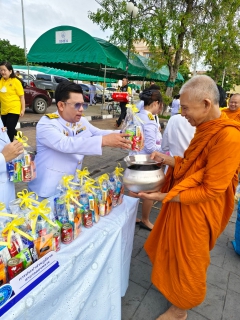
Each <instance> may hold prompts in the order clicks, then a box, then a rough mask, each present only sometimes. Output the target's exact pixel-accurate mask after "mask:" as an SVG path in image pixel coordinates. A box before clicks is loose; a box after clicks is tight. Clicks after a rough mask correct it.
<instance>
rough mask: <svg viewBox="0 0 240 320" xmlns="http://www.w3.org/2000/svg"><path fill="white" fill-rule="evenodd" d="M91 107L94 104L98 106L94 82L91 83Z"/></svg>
mask: <svg viewBox="0 0 240 320" xmlns="http://www.w3.org/2000/svg"><path fill="white" fill-rule="evenodd" d="M89 88H90V106H92V104H93V103H94V104H96V103H97V102H96V101H95V100H94V97H95V94H96V87H95V85H94V84H93V82H92V81H90V86H89Z"/></svg>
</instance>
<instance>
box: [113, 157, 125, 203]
mask: <svg viewBox="0 0 240 320" xmlns="http://www.w3.org/2000/svg"><path fill="white" fill-rule="evenodd" d="M123 171H124V169H123V168H121V165H120V163H118V166H117V167H116V168H115V170H114V172H113V173H112V175H111V177H110V179H111V181H112V182H111V185H112V183H114V186H115V187H114V191H113V193H112V206H113V207H116V206H117V205H119V204H121V203H122V200H123V195H124V186H123V182H122V176H123V174H122V172H123ZM110 179H109V181H110Z"/></svg>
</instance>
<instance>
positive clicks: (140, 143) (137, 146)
mask: <svg viewBox="0 0 240 320" xmlns="http://www.w3.org/2000/svg"><path fill="white" fill-rule="evenodd" d="M126 107H127V115H126V118H125V120H124V123H123V126H122V132H124V133H128V134H129V135H130V136H129V137H128V138H126V139H129V140H131V141H132V148H131V150H132V151H141V150H142V149H143V147H144V135H143V129H142V125H141V123H142V120H141V119H140V118H139V117H138V116H137V114H136V113H137V112H139V110H138V109H137V108H136V106H135V105H130V104H127V105H126Z"/></svg>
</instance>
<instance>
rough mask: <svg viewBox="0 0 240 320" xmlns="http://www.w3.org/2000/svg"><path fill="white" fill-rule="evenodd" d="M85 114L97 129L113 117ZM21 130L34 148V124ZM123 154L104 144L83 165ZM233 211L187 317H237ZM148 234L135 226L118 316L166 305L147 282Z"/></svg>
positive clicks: (102, 167) (239, 276) (99, 164)
mask: <svg viewBox="0 0 240 320" xmlns="http://www.w3.org/2000/svg"><path fill="white" fill-rule="evenodd" d="M90 108H91V109H90ZM55 110H56V106H52V107H50V108H49V109H48V112H54V111H55ZM101 113H102V114H101ZM85 114H86V116H89V117H92V118H91V119H92V120H91V123H92V124H93V125H95V126H96V127H99V128H101V129H112V128H113V125H114V123H115V119H114V118H113V117H111V118H105V119H104V118H103V117H102V116H103V115H108V114H107V112H106V110H101V109H100V106H93V107H89V108H88V110H87V111H86V112H85ZM40 117H41V115H36V114H33V113H31V112H27V113H26V115H25V116H24V117H23V118H22V119H21V120H20V121H21V122H28V123H34V122H36V123H37V121H38V120H39V119H40ZM98 117H100V118H98ZM21 131H22V132H23V133H24V135H26V136H27V137H28V138H29V140H28V142H29V145H31V146H32V147H33V148H35V135H36V134H35V127H34V126H30V127H29V126H27V127H26V126H25V127H22V129H21ZM127 154H128V152H127V151H124V150H121V149H116V148H110V147H105V148H103V154H102V156H85V158H84V162H83V167H85V166H86V167H87V168H88V170H89V171H90V173H91V175H92V177H95V176H98V175H100V174H102V173H105V172H108V173H110V172H112V171H113V170H114V168H115V167H116V165H117V164H118V163H120V164H121V165H122V167H125V165H124V160H123V158H124V157H125V156H126V155H127ZM25 187H26V184H24V183H19V184H17V190H16V191H20V190H22V189H23V188H25ZM160 208H161V204H160V203H159V202H156V203H154V205H153V207H152V211H151V216H150V220H151V221H152V222H153V223H154V221H155V220H156V218H157V216H158V214H159V210H160ZM236 215H237V213H236V210H234V212H233V214H232V217H231V219H230V221H229V223H228V225H227V227H226V229H225V230H224V232H223V233H222V235H221V236H220V237H219V239H218V241H217V243H216V245H215V247H214V249H213V250H212V251H211V264H210V266H209V268H208V273H207V294H206V299H205V300H204V302H203V303H202V304H201V305H199V306H197V307H196V308H194V309H192V310H190V311H189V313H188V320H240V256H239V255H237V254H236V253H235V251H234V250H233V247H232V244H231V241H232V240H233V239H234V233H235V223H236ZM140 216H141V202H140V205H139V208H138V217H139V218H140ZM148 235H149V231H147V230H143V229H139V227H138V226H136V229H135V236H134V245H133V252H132V260H131V269H130V279H129V287H128V290H127V293H126V295H125V297H123V298H122V320H146V319H148V320H154V319H156V318H157V317H158V316H159V315H160V314H161V313H163V312H164V311H165V310H166V309H167V308H168V307H169V303H168V301H167V300H166V299H165V298H164V296H163V295H162V294H161V293H160V292H159V291H158V290H157V289H156V288H155V287H154V286H153V284H152V283H151V270H152V266H151V262H150V261H149V259H148V257H147V255H146V253H145V251H144V249H143V245H144V242H145V240H146V238H147V237H148ZM110 320H111V319H110Z"/></svg>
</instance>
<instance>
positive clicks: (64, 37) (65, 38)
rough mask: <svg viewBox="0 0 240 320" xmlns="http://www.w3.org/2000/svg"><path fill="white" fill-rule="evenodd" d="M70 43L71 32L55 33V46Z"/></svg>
mask: <svg viewBox="0 0 240 320" xmlns="http://www.w3.org/2000/svg"><path fill="white" fill-rule="evenodd" d="M58 43H61V44H62V43H72V30H62V31H56V44H58Z"/></svg>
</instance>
